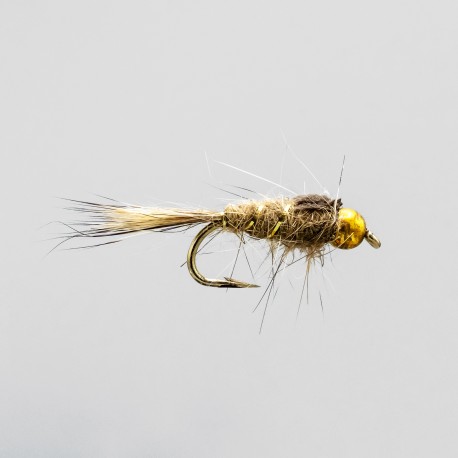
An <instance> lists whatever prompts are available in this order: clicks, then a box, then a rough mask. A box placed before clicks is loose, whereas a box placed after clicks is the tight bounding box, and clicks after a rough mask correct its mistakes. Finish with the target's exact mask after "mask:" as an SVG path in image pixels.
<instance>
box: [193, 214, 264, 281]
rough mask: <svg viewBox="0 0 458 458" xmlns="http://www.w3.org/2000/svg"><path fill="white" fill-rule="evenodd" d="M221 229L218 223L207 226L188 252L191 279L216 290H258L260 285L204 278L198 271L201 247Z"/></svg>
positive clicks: (196, 237) (227, 279) (229, 279)
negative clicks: (211, 235)
mask: <svg viewBox="0 0 458 458" xmlns="http://www.w3.org/2000/svg"><path fill="white" fill-rule="evenodd" d="M218 229H221V225H220V224H218V223H210V224H207V225H206V226H205V227H204V228H203V229H202V230H201V231H200V232H199V233H198V234H197V235H196V236H195V237H194V240H193V241H192V243H191V246H190V247H189V250H188V259H187V263H188V270H189V273H190V274H191V277H192V278H194V280H195V281H196V282H197V283H200V284H201V285H204V286H213V287H215V288H257V287H258V286H259V285H254V284H252V283H245V282H243V281H239V280H235V279H234V278H228V277H224V278H225V279H224V280H216V279H212V278H206V277H204V276H203V275H202V274H201V273H200V272H199V270H198V269H197V264H196V257H197V253H198V252H199V247H200V245H201V244H202V242H203V241H204V239H205V238H206V237H208V236H209V235H210V234H211V233H212V232H214V231H216V230H218Z"/></svg>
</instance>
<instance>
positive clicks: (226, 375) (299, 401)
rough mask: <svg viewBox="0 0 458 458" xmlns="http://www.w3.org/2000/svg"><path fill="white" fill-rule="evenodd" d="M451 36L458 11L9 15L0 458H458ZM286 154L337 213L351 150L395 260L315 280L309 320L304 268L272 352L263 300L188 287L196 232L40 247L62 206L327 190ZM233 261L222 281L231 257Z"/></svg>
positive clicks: (73, 10)
mask: <svg viewBox="0 0 458 458" xmlns="http://www.w3.org/2000/svg"><path fill="white" fill-rule="evenodd" d="M456 18H457V9H456V2H453V1H449V2H447V1H438V2H428V1H385V2H365V1H346V2H338V1H324V2H299V1H297V2H294V1H290V2H261V1H259V2H255V1H243V2H238V1H231V2H212V1H206V2H205V1H194V2H179V1H169V2H166V1H150V2H143V1H135V2H118V1H105V2H104V1H91V2H85V1H82V2H59V1H54V2H53V1H42V2H27V1H7V0H3V1H2V2H0V40H1V42H0V65H1V71H0V98H1V99H0V116H1V118H0V126H1V127H0V130H1V135H0V151H1V157H2V162H1V163H2V166H1V182H0V186H1V196H2V202H1V208H2V210H1V214H2V217H1V218H2V237H1V239H2V249H1V258H0V263H1V264H0V265H1V277H0V284H1V288H0V301H1V306H0V406H1V408H0V455H1V456H2V457H30V456H33V457H54V456H55V457H61V456H65V457H77V456H78V457H79V456H85V457H86V456H93V457H99V456H100V457H105V456H106V457H132V456H138V457H253V456H255V457H256V456H262V457H279V456H288V457H303V456H311V457H332V456H335V457H387V456H389V457H407V456H408V457H419V456H425V457H426V456H441V457H452V456H457V454H458V443H457V442H458V439H457V435H456V434H457V424H458V394H457V386H458V369H457V361H458V331H457V330H458V307H457V301H456V293H457V286H456V284H457V280H456V259H457V258H456V254H457V253H456V233H457V216H456V210H457V204H456V173H457V164H458V161H457V159H456V157H457V153H458V134H457V132H458V131H457V121H458V108H457V106H458V85H457V81H458V63H457V55H458V32H457V25H456ZM285 137H286V139H287V142H288V143H289V145H290V146H291V148H292V149H294V151H295V152H296V154H297V155H298V156H299V157H300V159H301V160H302V161H303V162H304V163H305V164H306V165H307V166H308V167H309V168H310V169H311V170H312V171H313V173H314V174H315V175H316V176H317V177H318V178H319V180H320V182H321V183H322V184H323V186H324V187H325V188H326V189H328V190H329V192H330V193H331V194H333V195H335V193H336V189H337V184H338V177H339V173H340V167H341V163H342V158H343V156H344V155H346V166H345V171H344V178H343V183H342V188H341V195H342V197H343V200H344V203H345V205H347V206H350V207H354V208H356V209H357V210H359V211H360V212H361V213H362V214H363V215H364V216H365V218H366V220H367V221H368V225H369V226H370V228H371V229H372V230H373V231H374V232H375V233H376V234H377V235H378V236H379V237H380V238H381V240H382V243H383V246H382V249H381V250H379V251H375V250H373V249H372V248H371V247H369V246H368V245H367V244H365V245H362V246H361V247H359V248H357V249H355V250H354V251H348V252H342V251H341V252H338V253H337V252H336V253H334V255H333V260H332V262H331V261H330V260H327V262H326V265H325V268H324V270H323V271H322V270H321V269H320V268H319V267H316V268H315V269H314V272H313V274H312V277H311V279H310V288H309V294H310V300H309V304H308V305H307V304H306V303H305V301H304V302H303V304H302V308H301V312H300V313H299V317H298V318H297V319H296V310H297V306H298V301H299V296H300V290H301V287H302V279H303V274H304V266H303V265H301V266H300V267H299V268H298V269H296V270H294V269H291V273H288V271H286V272H285V275H284V277H283V280H282V284H281V288H280V289H279V292H278V295H277V297H276V298H275V301H274V302H273V303H272V304H271V305H270V306H269V308H268V311H267V317H266V321H265V323H264V328H263V332H262V333H261V334H260V335H259V334H258V328H259V325H260V321H261V316H262V310H261V309H258V311H256V312H255V313H252V309H253V308H254V306H255V305H256V302H257V301H258V299H259V297H260V294H261V293H262V290H261V289H257V290H242V291H230V292H228V293H226V292H225V291H221V290H217V289H213V288H203V287H201V286H199V285H197V284H196V283H195V282H194V281H193V280H192V279H191V278H190V277H189V275H188V273H187V270H186V268H185V267H183V268H180V267H179V266H180V264H181V263H182V262H183V261H184V259H185V256H186V251H187V248H188V246H189V243H190V241H191V239H192V237H193V235H194V233H195V231H194V232H192V231H190V232H188V233H185V234H172V235H163V234H147V235H143V236H140V237H137V238H131V239H129V240H126V241H125V242H123V243H121V244H116V245H111V246H109V247H103V248H99V249H93V250H79V251H55V252H53V253H52V254H51V255H50V256H48V257H45V255H46V253H47V251H48V250H50V249H51V248H52V246H53V242H52V241H46V239H48V238H50V237H52V236H53V234H55V233H58V232H59V231H60V230H61V227H59V226H58V225H56V224H51V225H48V226H45V227H42V226H43V225H45V224H46V223H49V222H51V221H54V220H65V221H68V220H69V219H71V218H72V215H69V214H66V213H65V212H64V211H63V210H62V208H61V207H62V206H63V203H62V202H60V201H59V200H56V199H55V198H54V196H62V197H73V198H77V199H92V200H94V199H97V197H96V196H95V194H102V195H106V196H109V197H113V198H116V199H120V200H122V201H127V202H132V203H138V204H146V205H149V204H155V203H162V204H164V203H165V202H166V201H172V202H177V203H179V204H182V205H185V206H192V207H205V208H207V207H208V208H215V209H221V208H223V207H224V205H225V202H226V199H228V198H231V196H230V195H228V194H226V193H224V192H222V191H220V190H217V189H215V188H213V187H211V184H213V185H216V186H220V187H221V186H223V187H225V188H226V189H231V188H230V187H228V185H231V184H233V185H239V186H245V187H248V188H251V189H255V190H256V191H258V192H261V193H265V194H268V195H270V196H274V195H279V194H281V190H279V189H278V188H275V187H274V186H272V185H269V184H268V183H266V182H263V181H261V180H257V179H255V178H253V177H251V176H248V175H246V174H243V173H240V172H237V171H236V170H234V169H230V168H227V167H224V166H222V165H220V164H218V163H217V162H216V161H223V162H226V163H229V164H231V165H234V166H236V167H240V168H243V169H246V170H248V171H250V172H253V173H256V174H258V175H260V176H263V177H265V178H268V179H270V180H272V181H276V182H279V181H281V183H282V184H283V185H284V186H286V187H288V188H293V189H294V190H297V191H298V192H302V191H303V189H304V188H305V190H306V192H317V191H318V192H321V190H320V189H319V187H318V186H317V185H316V184H315V183H314V181H313V180H312V179H311V178H310V176H309V175H308V174H307V172H306V171H305V170H304V169H303V167H302V166H301V165H300V164H299V163H298V162H297V161H296V160H295V159H294V157H293V156H292V154H291V152H290V151H288V150H287V148H286V147H285ZM207 159H208V161H207ZM282 163H284V167H283V173H282V172H281V169H282V166H281V164H282ZM304 180H305V184H304ZM231 242H232V244H231ZM221 245H222V246H223V249H221V247H219V246H216V247H215V250H214V251H215V252H214V253H213V254H212V255H211V256H210V255H209V256H202V260H201V262H202V264H201V265H202V269H203V270H205V272H207V273H208V274H209V275H210V276H213V275H216V274H217V273H218V272H220V267H222V266H220V265H219V263H220V262H222V261H221V260H222V259H224V263H223V265H225V264H226V261H227V262H230V261H231V260H233V259H234V253H235V252H234V251H231V252H226V248H225V247H226V246H227V247H229V248H230V247H232V248H234V247H236V242H235V241H234V240H233V239H231V238H228V239H227V240H223V239H221ZM229 248H228V249H229ZM218 250H219V251H221V253H220V254H218V253H217V251H218ZM264 250H265V247H263V246H259V245H255V246H253V247H252V248H251V251H250V257H251V258H252V259H253V262H254V263H256V261H259V259H262V256H263V253H264ZM204 258H205V259H204ZM226 273H227V272H226ZM235 276H236V278H241V279H244V280H245V279H246V280H250V277H249V275H248V273H247V271H246V268H245V267H244V262H240V263H239V266H238V267H237V270H236V275H235ZM257 280H258V281H259V282H260V283H261V285H264V286H265V285H266V284H267V276H263V275H261V276H260V277H259V278H257ZM320 292H321V294H322V296H323V306H324V316H323V314H322V312H321V307H320V304H319V293H320Z"/></svg>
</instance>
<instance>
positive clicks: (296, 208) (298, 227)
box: [224, 194, 342, 252]
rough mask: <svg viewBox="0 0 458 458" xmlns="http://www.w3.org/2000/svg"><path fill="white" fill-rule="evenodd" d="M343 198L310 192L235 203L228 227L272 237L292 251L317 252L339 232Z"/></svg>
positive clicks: (227, 213)
mask: <svg viewBox="0 0 458 458" xmlns="http://www.w3.org/2000/svg"><path fill="white" fill-rule="evenodd" d="M341 206H342V204H341V201H340V199H338V200H337V202H336V201H335V200H332V199H331V198H329V197H327V196H323V195H317V194H309V195H301V196H296V197H293V198H280V199H268V200H263V201H248V202H242V203H240V204H231V205H228V206H227V207H226V209H225V210H224V219H225V221H224V222H225V226H226V230H229V231H231V232H235V233H237V234H239V235H241V234H243V233H246V234H248V235H249V236H251V237H254V238H257V239H271V240H272V241H275V242H279V243H280V244H282V245H284V247H285V248H286V249H288V250H293V249H299V250H301V251H306V252H309V251H316V250H321V248H322V247H323V246H324V245H326V244H327V243H330V242H332V241H333V240H334V239H335V237H336V233H337V229H338V220H337V214H338V211H339V209H340V207H341Z"/></svg>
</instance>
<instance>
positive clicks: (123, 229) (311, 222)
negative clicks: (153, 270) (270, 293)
mask: <svg viewBox="0 0 458 458" xmlns="http://www.w3.org/2000/svg"><path fill="white" fill-rule="evenodd" d="M69 200H71V199H69ZM71 201H72V202H73V203H74V206H73V207H72V208H71V209H72V210H76V211H78V212H83V213H84V214H85V215H87V216H88V218H87V219H86V221H84V222H83V223H82V226H80V227H81V229H80V228H78V229H76V228H74V227H71V229H72V230H73V233H72V235H69V236H68V238H67V240H68V239H72V238H75V237H76V238H78V237H88V238H99V237H117V236H123V235H127V234H132V233H139V232H146V231H155V232H167V231H174V230H180V229H189V228H192V227H195V226H202V225H203V228H202V229H201V230H200V231H199V232H198V234H197V235H196V236H195V238H194V239H193V241H192V242H191V245H190V247H189V250H188V255H187V266H188V269H189V273H190V275H191V277H192V278H193V279H194V280H195V281H196V282H198V283H200V284H201V285H204V286H212V287H217V288H252V287H257V286H258V285H255V284H253V283H248V282H245V281H240V280H236V279H234V278H231V277H224V278H223V279H211V278H208V277H206V276H205V275H204V274H202V273H201V272H200V270H199V269H198V267H197V255H198V253H199V250H200V248H201V246H202V244H203V243H204V241H205V240H207V239H208V238H209V236H210V235H211V234H214V236H216V235H217V232H230V233H232V234H235V235H236V236H237V237H239V239H240V240H241V241H243V240H244V237H245V236H248V237H250V238H252V239H257V240H266V241H267V242H268V243H269V246H270V248H271V251H272V252H274V251H276V250H277V249H278V248H280V249H281V253H282V254H281V256H280V258H279V265H278V267H277V268H276V272H278V270H279V268H280V266H281V265H282V264H283V263H284V262H285V260H286V258H287V256H288V254H289V253H291V252H296V251H298V252H299V253H300V254H301V259H303V258H304V259H305V261H306V264H307V272H308V271H309V269H310V265H311V263H312V262H313V261H316V260H320V261H321V262H322V263H323V261H324V256H325V255H326V254H327V253H328V252H329V250H328V247H330V246H331V247H334V248H339V249H344V250H348V249H352V248H355V247H357V246H358V245H360V244H361V243H362V242H363V241H364V240H365V241H367V242H368V243H369V245H370V246H372V247H373V248H380V246H381V243H380V240H379V239H378V238H377V237H376V236H375V235H374V234H373V233H372V232H371V231H370V230H368V228H367V227H366V222H365V220H364V218H363V217H362V216H361V215H360V214H359V213H358V212H357V211H355V210H353V209H350V208H344V207H343V206H342V201H341V199H340V198H336V199H332V198H331V197H328V196H326V195H319V194H306V195H297V196H294V197H279V198H276V199H264V200H251V199H249V200H246V201H243V202H239V203H231V204H229V205H227V206H226V207H225V208H224V210H223V211H212V210H204V209H194V210H187V209H181V208H155V207H143V206H137V205H129V204H122V203H119V202H117V201H112V200H110V203H108V204H104V203H96V202H86V201H77V200H71ZM114 241H117V240H114ZM114 241H109V242H105V243H113V242H114ZM105 243H101V244H100V245H102V244H105ZM94 246H97V245H94Z"/></svg>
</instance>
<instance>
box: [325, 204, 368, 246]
mask: <svg viewBox="0 0 458 458" xmlns="http://www.w3.org/2000/svg"><path fill="white" fill-rule="evenodd" d="M338 225H339V228H338V229H337V234H336V238H335V239H334V241H333V242H332V245H334V246H335V247H337V248H342V249H345V250H349V249H351V248H356V247H357V246H358V245H359V244H360V243H361V242H362V241H363V240H364V238H365V236H366V222H365V221H364V218H363V217H362V216H361V215H360V214H359V213H358V212H357V211H355V210H353V209H351V208H341V209H340V210H339V214H338Z"/></svg>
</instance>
